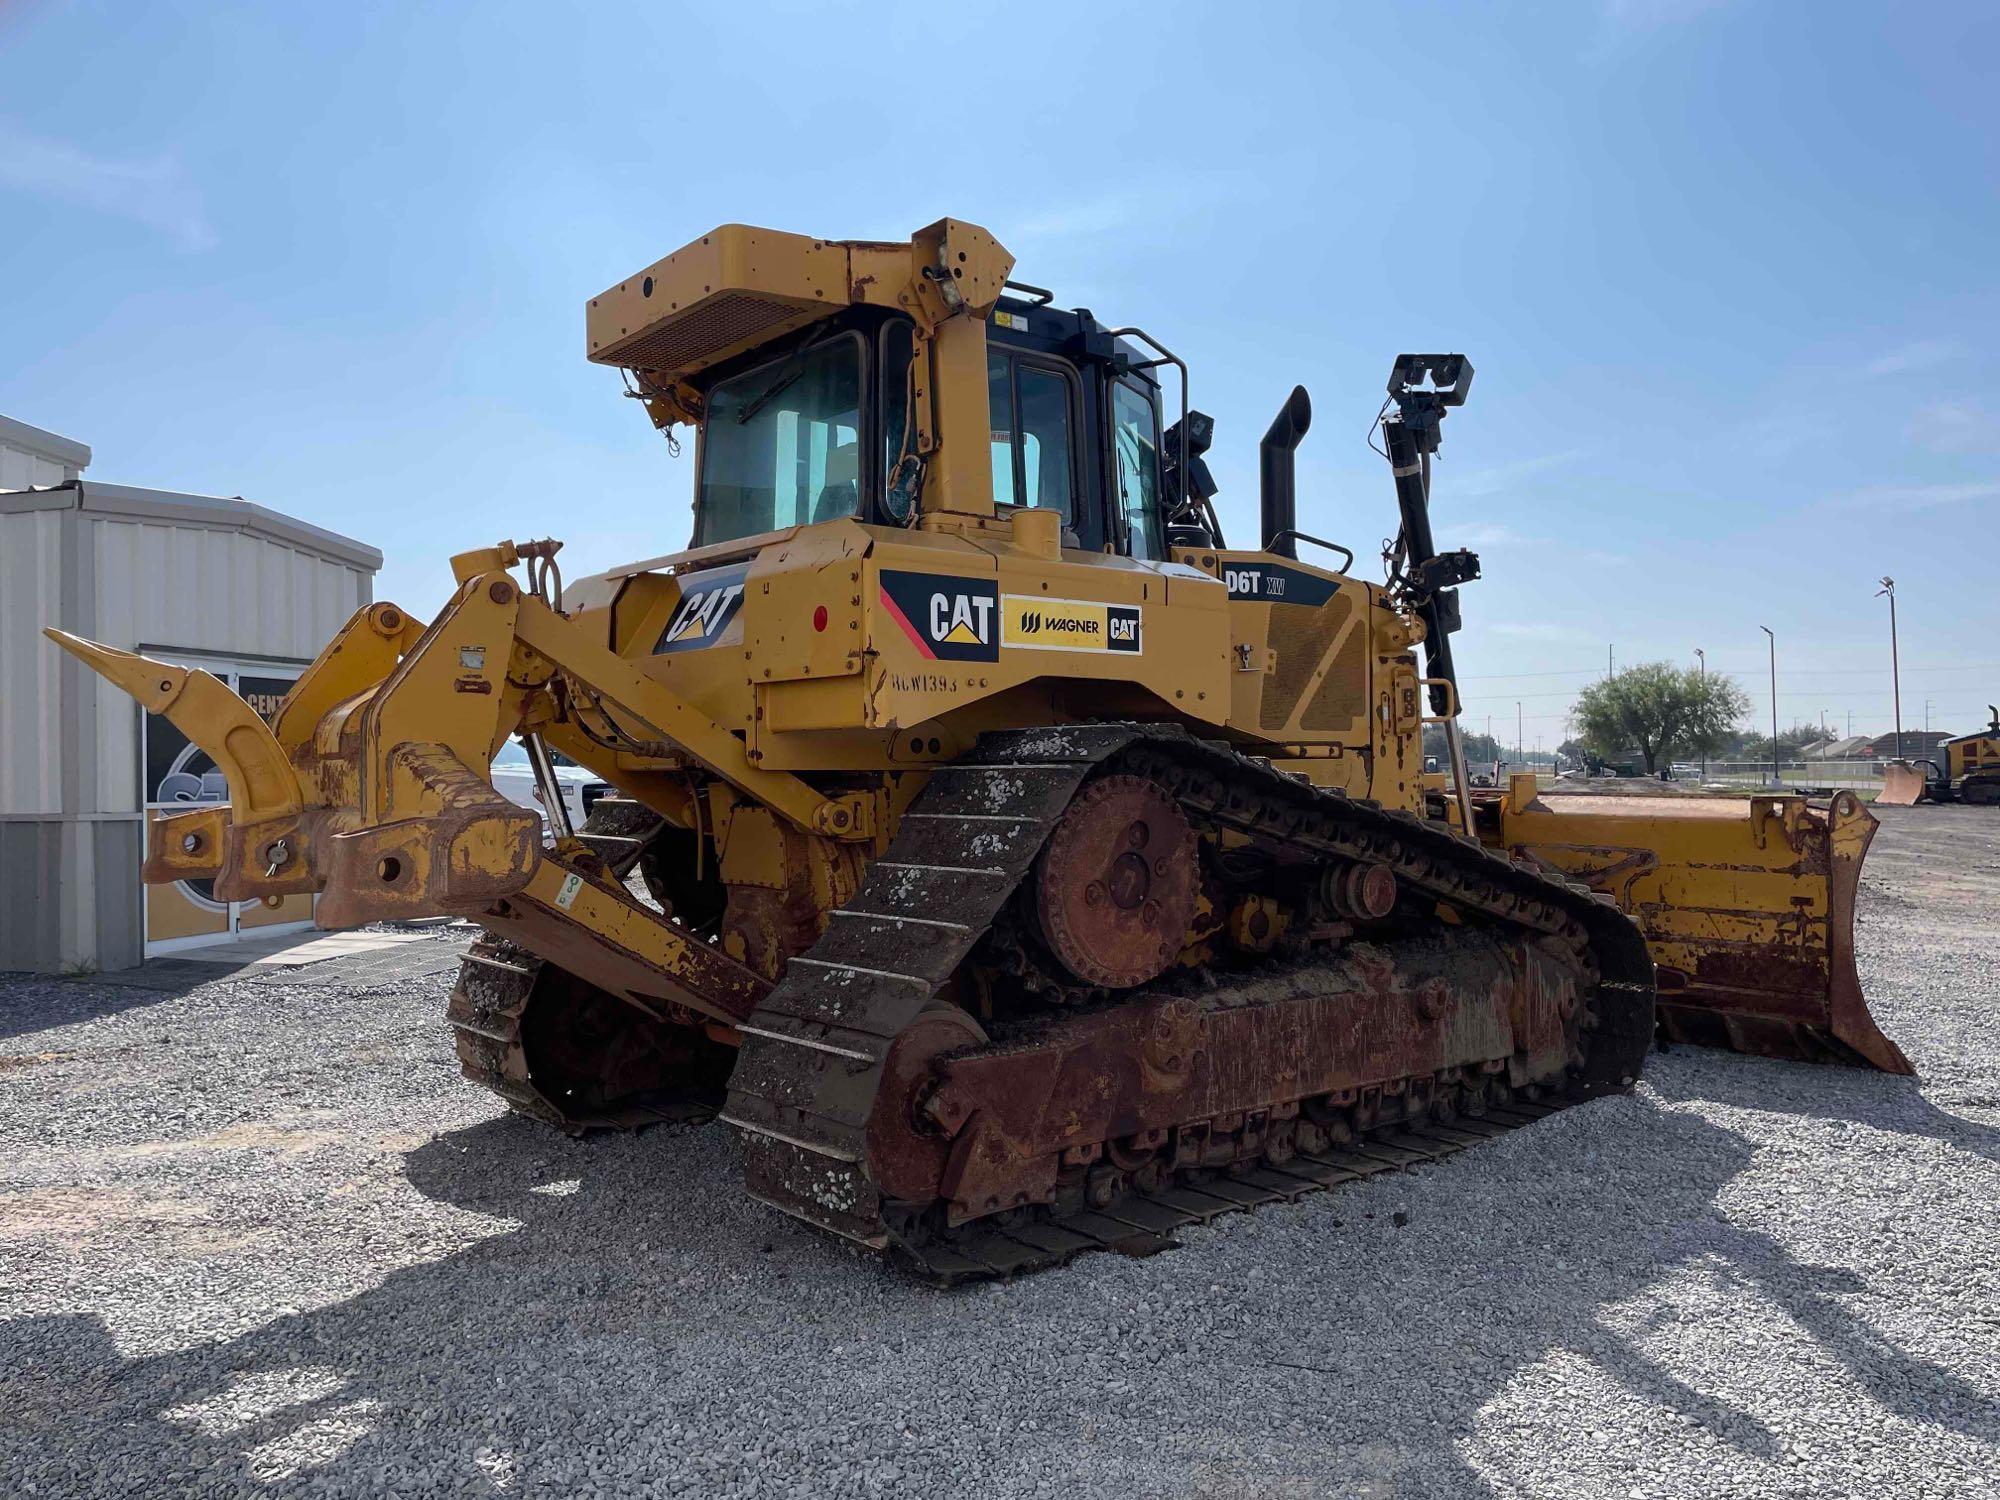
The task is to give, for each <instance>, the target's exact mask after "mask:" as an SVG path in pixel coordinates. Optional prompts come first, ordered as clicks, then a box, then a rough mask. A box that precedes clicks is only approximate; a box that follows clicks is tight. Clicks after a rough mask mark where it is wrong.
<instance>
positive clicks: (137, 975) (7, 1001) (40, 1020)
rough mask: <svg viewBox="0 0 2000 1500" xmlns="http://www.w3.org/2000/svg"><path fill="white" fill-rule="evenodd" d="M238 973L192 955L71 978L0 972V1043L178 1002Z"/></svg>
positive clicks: (156, 960) (155, 960) (233, 969)
mask: <svg viewBox="0 0 2000 1500" xmlns="http://www.w3.org/2000/svg"><path fill="white" fill-rule="evenodd" d="M246 962H247V960H246ZM237 972H238V971H237V970H236V969H235V968H231V967H229V966H228V965H220V964H212V963H198V962H195V961H194V960H191V959H154V960H153V961H152V962H151V963H147V964H143V965H141V966H140V967H138V968H136V969H123V970H120V971H118V972H117V973H113V974H80V975H76V976H74V977H70V976H60V977H59V976H56V975H50V974H18V973H5V972H0V1041H8V1040H11V1039H12V1038H14V1037H17V1036H32V1035H34V1034H35V1033H36V1032H38V1031H52V1030H54V1029H55V1028H56V1027H58V1026H75V1025H80V1024H81V1023H83V1022H85V1021H97V1020H102V1019H103V1018H104V1017H106V1016H116V1015H123V1014H124V1013H125V1012H126V1011H131V1010H139V1009H141V1008H143V1007H145V1006H149V1005H158V1004H160V1003H161V1002H163V1001H167V1000H178V999H180V998H181V997H182V996H183V995H187V994H190V993H191V992H193V991H195V990H198V989H200V988H201V987H202V986H203V985H205V984H212V983H214V982H215V981H216V980H219V979H227V978H229V977H231V976H232V975H234V974H236V973H237Z"/></svg>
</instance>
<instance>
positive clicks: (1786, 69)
mask: <svg viewBox="0 0 2000 1500" xmlns="http://www.w3.org/2000/svg"><path fill="white" fill-rule="evenodd" d="M1996 55H2000V11H1996V10H1995V9H1994V8H1993V7H1992V6H1990V5H1971V4H1955V3H1944V4H1935V5H1927V6H1925V7H1923V8H1922V9H1921V10H1920V11H1918V10H1915V9H1912V8H1911V7H1907V6H1891V5H1864V4H1806V3H1795V4H1787V3H1765V0H1714V3H1701V0H1609V3H1605V0H1578V3H1574V4H1555V3H1551V4H1546V5H1539V6H1533V7H1528V6H1511V7H1503V6H1455V5H1443V4H1439V5H1384V4H1371V5H1334V4H1321V5H1309V6H1288V5H1252V4H1244V5H1237V6H1231V7H1226V8H1225V7H1220V6H1218V7H1213V8H1202V7H1192V6H1180V5H1165V4H1155V5H1147V6H1120V7H1111V6H1081V5H1074V4H1069V5H1061V6H1053V7H1037V6H1033V5H1018V4H1016V5H1008V6H1006V7H1004V8H1002V7H984V6H978V5H972V4H961V5H950V6H941V5H937V4H935V3H926V4H921V5H914V6H909V7H900V8H899V7H886V6H884V7H873V8H867V9H862V8H857V9H855V10H853V11H836V10H833V9H831V8H825V7H818V6H806V5H777V6H756V5H750V4H744V5H739V6H732V7H714V6H704V7H685V8H683V7H669V6H661V5H644V6H630V7H625V6H613V5H596V6H591V7H586V8H579V10H578V12H577V13H573V14H572V13H568V12H564V11H560V10H559V9H558V8H553V7H545V6H540V5H529V4H512V3H495V4H486V5H481V6H478V7H472V6H465V7H449V6H433V7H425V8H423V9H421V10H419V9H418V8H415V7H379V8H365V9H364V8H362V7H348V6H325V7H305V6H290V5H285V6H279V5H273V6H268V7H234V6H226V5H206V6H199V7H197V6H191V5H178V4H151V5H145V6H134V5H129V4H128V5H114V4H84V3H75V4H54V3H46V0H11V3H8V0H0V56H4V58H5V59H6V63H7V66H6V71H5V76H6V77H7V78H8V79H9V84H8V87H7V89H6V90H5V91H4V93H0V412H4V413H6V414H8V415H10V416H13V417H17V418H19V419H21V420H23V421H27V422H32V423H35V424H37V425H39V426H43V427H49V428H53V429H54V430H56V431H58V432H62V433H65V434H68V435H70V436H73V437H76V438H79V439H81V440H83V441H85V442H88V443H90V444H91V445H92V447H93V448H94V449H95V451H96V455H97V457H96V462H95V463H94V465H93V466H92V469H91V473H92V475H93V476H95V477H99V478H102V479H107V480H117V481H124V482H129V483H138V484H151V485H158V486H162V487H169V488H181V489H190V490H197V491H204V492H210V493H218V494H240V495H243V496H245V497H246V498H250V499H254V500H257V501H259V502H261V503H263V504H266V505H270V506H274V507H276V508H279V509H282V510H286V511H289V512H291V513H293V514H296V515H299V516H302V517H305V518H306V519H309V520H312V521H314V522H317V523H319V524H321V525H326V526H331V527H334V528H336V529H339V530H342V531H345V532H348V533H350V534H352V535H355V536H358V537H361V538H363V539H365V540H367V541H370V542H372V543H374V544H376V545H378V546H380V547H381V548H382V549H383V550H384V552H386V553H387V554H388V557H389V561H388V564H387V566H386V567H385V568H384V570H383V574H382V576H381V579H380V582H379V585H378V587H379V593H380V596H381V597H385V598H393V599H396V600H398V601H400V602H402V603H403V604H405V605H406V606H409V607H412V608H416V609H420V610H424V611H428V610H430V609H431V608H433V607H435V605H436V604H437V603H438V602H440V600H441V598H442V596H443V593H444V591H445V589H446V587H447V586H448V574H447V572H446V570H445V565H444V564H445V558H446V557H447V556H448V555H449V554H450V553H451V552H453V551H456V550H460V549H462V548H465V547H469V546H474V545H480V544H484V543H486V542H489V541H492V540H496V539H498V538H499V537H501V536H508V535H512V536H517V537H518V536H527V535H543V534H548V533H553V534H555V535H558V536H561V537H563V538H564V539H565V540H566V541H567V542H568V544H569V551H567V552H566V553H565V555H564V560H565V562H566V563H567V564H568V571H569V572H570V573H571V574H572V575H574V574H576V573H578V572H582V571H594V570H596V569H597V568H599V567H602V566H608V565H610V564H612V563H615V562H618V561H623V560H627V559H629V558H633V557H639V556H646V555H650V554H653V553H657V552H660V551H665V550H669V549H671V548H674V547H678V546H680V545H682V544H683V543H684V542H685V540H686V536H687V529H688V512H687V496H688V489H689V474H688V469H687V464H686V462H685V460H681V461H674V460H671V459H670V458H669V457H668V454H667V452H666V450H665V447H664V445H663V443H662V442H661V440H660V439H659V438H658V437H657V435H655V434H654V433H653V432H652V430H651V428H650V427H649V425H648V424H647V423H646V421H645V420H644V418H643V417H642V415H641V414H640V413H639V411H638V410H637V409H636V408H635V406H634V405H633V403H630V402H627V401H624V400H623V399H621V397H620V395H619V383H618V379H617V376H616V375H615V373H613V372H611V371H607V370H602V369H599V368H597V367H595V366H592V365H589V364H586V363H585V362H584V360H583V357H582V348H583V303H584V300H585V299H586V298H587V297H588V296H589V295H590V294H591V293H593V292H596V291H598V290H601V289H602V288H603V287H604V286H606V285H608V284H610V283H612V282H614V281H616V280H618V279H619V278H620V277H622V276H624V275H626V274H627V273H629V272H631V271H633V270H635V269H637V268H638V267H640V266H642V265H644V264H646V263H648V262H649V261H651V260H653V259H655V258H657V257H658V256H660V255H663V254H664V253H666V252H667V251H668V250H671V249H673V248H675V247H676V246H678V245H680V244H681V243H683V242H685V241H687V240H689V239H691V238H693V237H695V236H697V235H699V234H700V233H701V232H702V231H703V230H704V229H707V228H709V227H711V226H712V225H714V224H716V223H720V222H724V221H728V220H743V221H748V222H751V223H761V224H767V225H772V226H775V227H779V228H786V229H795V230H800V231H804V232H807V233H811V234H815V235H825V236H831V237H839V238H856V237H897V238H900V237H903V236H905V235H907V234H908V233H909V232H910V231H911V230H913V229H915V228H917V227H918V226H920V225H922V224H925V223H928V222H930V221H931V220H933V219H935V218H938V217H940V216H942V215H946V214H950V215H954V216H957V217H961V218H966V219H971V220H974V221H975V222H978V223H982V224H984V225H985V226H986V227H988V228H989V229H991V230H993V231H994V233H996V234H997V235H998V236H999V237H1000V239H1001V240H1002V241H1003V242H1004V243H1005V244H1007V245H1008V247H1009V248H1010V249H1012V250H1013V251H1014V252H1015V254H1016V256H1017V257H1018V260H1019V269H1018V272H1017V274H1019V275H1020V276H1021V277H1023V278H1024V279H1026V280H1029V281H1033V282H1038V283H1040V284H1042V285H1045V286H1050V287H1053V288H1055V289H1057V291H1058V294H1059V296H1060V297H1061V298H1062V300H1064V301H1065V302H1067V303H1069V304H1070V305H1085V306H1089V307H1090V308H1092V309H1093V310H1095V311H1096V312H1097V313H1098V314H1099V315H1100V316H1102V317H1104V318H1106V319H1108V320H1113V321H1117V322H1127V323H1137V324H1141V325H1143V326H1145V327H1146V328H1148V329H1149V330H1151V331H1152V332H1154V333H1155V334H1157V335H1158V336H1159V337H1161V338H1162V339H1164V340H1165V341H1166V342H1167V343H1168V344H1170V345H1171V346H1172V347H1174V348H1175V349H1176V350H1177V351H1178V352H1180V353H1181V354H1183V355H1184V356H1185V357H1186V358H1187V359H1188V361H1189V363H1190V364H1191V365H1192V367H1193V370H1194V380H1195V384H1194V400H1195V404H1196V405H1197V406H1199V407H1201V408H1203V409H1204V410H1206V411H1209V412H1211V413H1212V414H1214V415H1215V417H1216V418H1217V424H1218V425H1217V439H1216V447H1215V450H1214V452H1213V453H1212V454H1211V460H1212V464H1213V467H1214V470H1215V472H1216V475H1217V478H1218V479H1219V480H1220V481H1221V483H1222V486H1223V491H1224V494H1223V501H1222V512H1223V517H1224V521H1225V525H1226V526H1228V527H1229V528H1230V530H1231V534H1232V540H1236V541H1239V542H1241V541H1247V540H1248V538H1249V536H1250V533H1251V531H1252V530H1253V529H1254V528H1253V526H1252V518H1253V517H1254V515H1255V476H1256V457H1255V450H1256V440H1257V438H1258V436H1259V435H1260V434H1261V433H1262V431H1263V429H1264V426H1265V425H1266V424H1267V422H1268V421H1269V419H1270V416H1271V414H1272V413H1273V412H1274V411H1275V410H1276V408H1277V405H1278V403H1279V401H1280V400H1281V399H1282V398H1283V396H1284V394H1285V392H1286V391H1287V390H1289V389H1290V387H1291V385H1292V384H1293V382H1294V381H1302V382H1304V383H1305V384H1306V385H1307V386H1308V387H1309V388H1310V390H1311V391H1312V394H1313V399H1314V408H1315V426H1314V429H1313V432H1312V434H1311V436H1310V437H1309V438H1308V439H1307V441H1306V445H1305V447H1304V448H1303V449H1302V451H1301V455H1300V459H1301V484H1300V493H1301V510H1302V520H1303V523H1304V524H1306V525H1307V526H1308V527H1309V528H1310V529H1312V530H1315V531H1318V532H1320V533H1322V534H1325V535H1329V536H1332V537H1334V538H1337V539H1341V540H1344V541H1346V542H1348V543H1349V544H1350V545H1352V546H1353V547H1354V548H1355V549H1356V550H1357V552H1359V553H1361V554H1362V557H1363V559H1364V562H1366V561H1367V560H1368V559H1371V558H1372V557H1373V556H1374V554H1375V553H1376V551H1377V550H1378V546H1379V542H1380V540H1381V538H1382V537H1383V536H1384V535H1386V534H1387V533H1388V532H1390V531H1391V530H1393V525H1394V523H1393V509H1392V497H1391V492H1390V489H1389V483H1388V479H1387V476H1386V475H1385V474H1384V472H1383V467H1384V466H1383V465H1382V464H1381V461H1380V460H1379V459H1377V458H1375V457H1374V455H1372V454H1371V453H1370V452H1369V451H1368V449H1367V448H1366V447H1365V446H1364V443H1363V437H1364V433H1365V431H1366V429H1367V426H1368V423H1369V419H1370V418H1371V417H1372V416H1373V414H1374V412H1375V409H1376V406H1377V405H1378V404H1379V402H1380V399H1381V394H1382V384H1383V381H1384V379H1385V378H1386V376H1387V373H1388V367H1389V363H1390V361H1391V359H1392V357H1393V356H1394V355H1395V354H1396V353H1397V352H1398V351H1400V350H1405V349H1422V350H1430V349H1446V348H1448V349H1453V350H1463V351H1464V352H1465V353H1467V354H1469V355H1470V356H1471V357H1472V359H1473V361H1474V363H1475V364H1476V366H1477V368H1478V379H1477V381H1476V383H1475V386H1474V390H1473V394H1472V401H1471V403H1470V404H1469V405H1468V406H1467V407H1466V408H1465V409H1464V410H1463V411H1461V412H1459V413H1457V414H1456V415H1454V416H1453V417H1452V418H1451V420H1450V422H1449V423H1448V425H1447V427H1446V442H1445V449H1444V455H1443V463H1442V464H1441V466H1440V468H1439V471H1438V478H1437V484H1436V508H1437V525H1438V535H1439V539H1440V542H1441V543H1442V544H1443V545H1446V546H1453V545H1470V546H1473V547H1474V548H1475V549H1477V550H1478V551H1480V552H1481V553H1482V555H1483V557H1484V559H1485V564H1486V572H1487V577H1486V578H1485V579H1484V580H1483V581H1481V582H1479V583H1477V584H1474V585H1472V586H1471V587H1470V588H1469V589H1468V590H1467V591H1466V596H1465V600H1464V604H1465V614H1466V621H1467V624H1466V630H1465V633H1464V634H1463V635H1461V636H1460V637H1459V653H1460V665H1461V671H1462V672H1463V673H1464V675H1465V678H1466V696H1467V699H1468V710H1469V717H1470V721H1471V723H1472V725H1473V727H1475V728H1483V727H1484V721H1485V718H1486V716H1487V715H1488V714H1490V715H1492V718H1493V727H1494V730H1495V732H1496V733H1498V734H1500V735H1501V737H1502V738H1503V739H1509V738H1511V736H1512V728H1511V726H1512V723H1513V720H1514V716H1515V705H1516V704H1517V703H1519V704H1521V705H1522V713H1523V715H1524V717H1525V719H1526V722H1527V738H1528V740H1529V742H1530V745H1532V744H1533V742H1534V741H1535V739H1536V738H1537V737H1541V738H1542V739H1543V740H1544V741H1545V742H1547V743H1551V744H1552V743H1553V742H1554V740H1555V738H1556V737H1557V735H1558V734H1559V731H1560V729H1561V724H1562V716H1563V713H1564V711H1565V709H1566V708H1567V706H1568V703H1569V699H1570V696H1571V695H1572V694H1573V692H1574V690H1575V689H1576V687H1578V686H1579V685H1581V684H1582V683H1583V682H1585V681H1586V680H1588V677H1589V675H1590V674H1591V673H1592V672H1594V671H1598V670H1601V669H1602V664H1603V662H1604V660H1605V655H1606V647H1607V644H1609V645H1611V646H1614V647H1615V650H1616V653H1617V659H1618V661H1619V662H1620V663H1629V662H1632V661H1639V660H1646V659H1656V658H1671V659H1674V660H1677V661H1683V662H1691V661H1692V659H1693V658H1692V653H1693V650H1694V648H1695V647H1697V646H1700V647H1703V648H1705V649H1706V650H1707V652H1708V661H1709V665H1710V668H1711V669H1712V670H1725V671H1730V672H1733V673H1736V674H1737V675H1739V677H1740V678H1741V679H1742V680H1743V681H1744V683H1745V685H1746V687H1748V688H1749V689H1750V690H1751V692H1752V695H1753V699H1754V700H1755V703H1756V708H1755V715H1754V716H1755V717H1756V718H1757V719H1758V720H1759V721H1760V722H1761V721H1762V720H1764V719H1766V718H1768V713H1769V702H1768V698H1767V696H1766V689H1765V686H1764V683H1765V675H1764V668H1765V658H1764V638H1763V636H1762V635H1761V633H1760V632H1759V630H1758V626H1759V625H1760V624H1768V625H1770V626H1772V628H1773V629H1775V630H1776V631H1777V632H1778V637H1779V677H1780V684H1779V686H1780V699H1779V708H1780V715H1781V717H1782V718H1783V719H1784V720H1786V721H1787V722H1789V721H1791V720H1793V719H1795V718H1797V719H1812V720H1815V721H1816V720H1817V719H1818V717H1819V715H1820V713H1821V712H1822V711H1825V712H1826V713H1827V715H1828V718H1829V721H1830V722H1831V723H1834V724H1838V725H1841V726H1842V727H1844V726H1845V722H1846V715H1848V714H1849V713H1851V714H1852V715H1853V716H1854V720H1853V721H1854V725H1855V727H1856V729H1857V730H1884V729H1887V728H1888V727H1889V712H1890V694H1889V678H1888V643H1887V628H1886V626H1887V622H1886V617H1885V611H1884V606H1883V603H1882V601H1880V600H1877V599H1875V598H1874V597H1873V594H1874V590H1875V586H1876V584H1875V580H1876V579H1877V577H1878V576H1879V575H1881V574H1883V573H1885V572H1886V573H1892V574H1894V575H1895V577H1896V579H1897V581H1898V585H1899V591H1900V595H1901V601H1902V603H1901V610H1902V625H1903V642H1904V651H1903V660H1904V664H1905V672H1904V692H1903V713H1904V721H1905V724H1906V726H1910V725H1919V726H1920V725H1921V722H1922V720H1923V715H1924V706H1925V702H1926V700H1929V702H1930V703H1931V704H1932V718H1933V722H1934V723H1936V724H1937V725H1939V726H1941V727H1948V728H1953V729H1962V728H1967V727H1970V726H1971V725H1972V723H1973V722H1974V721H1975V720H1976V719H1980V720H1983V718H1984V714H1983V711H1982V708H1981V705H1983V704H1985V703H1986V702H1988V701H1990V700H1992V699H1995V698H2000V589H1996V587H1995V585H1994V582H1993V575H1994V567H1995V560H1996V552H2000V549H1996V547H1995V545H1994V542H1995V539H1996V536H2000V423H1996V414H1997V413H2000V398H1996V397H1995V395H1994V394H1993V386H1994V378H1995V375H1996V373H2000V357H1996V354H1995V351H1994V347H1993V345H1994V334H1995V331H1996V329H2000V318H1996V313H2000V253H1997V252H1996V245H2000V233H1996V231H2000V205H1996V197H1995V183H1996V182H2000V172H1996V168H2000V160H1996V156H1997V155H2000V153H1996V137H2000V130H1996V125H2000V104H1996V102H1995V91H1994V88H1993V81H1992V67H1993V58H1994V57H1995V56H1996ZM1367 571H1368V573H1369V576H1379V566H1370V567H1369V568H1368V569H1367ZM1503 724H1505V725H1507V726H1508V727H1507V728H1506V729H1505V730H1503V729H1502V725H1503Z"/></svg>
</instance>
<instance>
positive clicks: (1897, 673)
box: [1875, 578, 1903, 760]
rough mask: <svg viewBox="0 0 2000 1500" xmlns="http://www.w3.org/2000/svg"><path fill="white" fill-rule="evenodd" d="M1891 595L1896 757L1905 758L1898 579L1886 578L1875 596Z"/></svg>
mask: <svg viewBox="0 0 2000 1500" xmlns="http://www.w3.org/2000/svg"><path fill="white" fill-rule="evenodd" d="M1884 594H1887V595H1888V596H1889V681H1890V683H1891V684H1892V685H1893V686H1894V688H1895V693H1896V759H1897V760H1901V759H1902V758H1903V664H1902V662H1901V660H1900V659H1899V653H1898V652H1897V650H1896V580H1895V579H1893V578H1884V579H1883V580H1882V587H1880V588H1879V589H1877V590H1875V597H1876V598H1877V599H1880V598H1881V597H1882V596H1883V595H1884Z"/></svg>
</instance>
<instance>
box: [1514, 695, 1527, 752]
mask: <svg viewBox="0 0 2000 1500" xmlns="http://www.w3.org/2000/svg"><path fill="white" fill-rule="evenodd" d="M1527 741H1528V735H1527V731H1526V730H1525V729H1523V728H1522V727H1521V705H1520V704H1519V703H1518V702H1517V703H1515V705H1514V758H1515V759H1516V760H1518V761H1521V762H1522V763H1523V764H1525V763H1526V762H1527V759H1528V744H1527Z"/></svg>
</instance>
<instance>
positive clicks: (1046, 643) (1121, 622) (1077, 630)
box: [1000, 594, 1143, 654]
mask: <svg viewBox="0 0 2000 1500" xmlns="http://www.w3.org/2000/svg"><path fill="white" fill-rule="evenodd" d="M1140 625H1141V613H1140V607H1139V606H1138V605H1136V604H1097V603H1093V602H1091V601H1089V600H1084V599H1046V598H1041V597H1039V596H1037V595H1034V594H1006V595H1003V596H1002V597H1001V600H1000V644H1001V645H1003V646H1022V647H1026V648H1027V649H1028V650H1031V651H1129V652H1132V653H1134V654H1137V653H1138V652H1139V651H1140V650H1141V649H1142V647H1143V643H1142V640H1141V636H1140Z"/></svg>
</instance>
